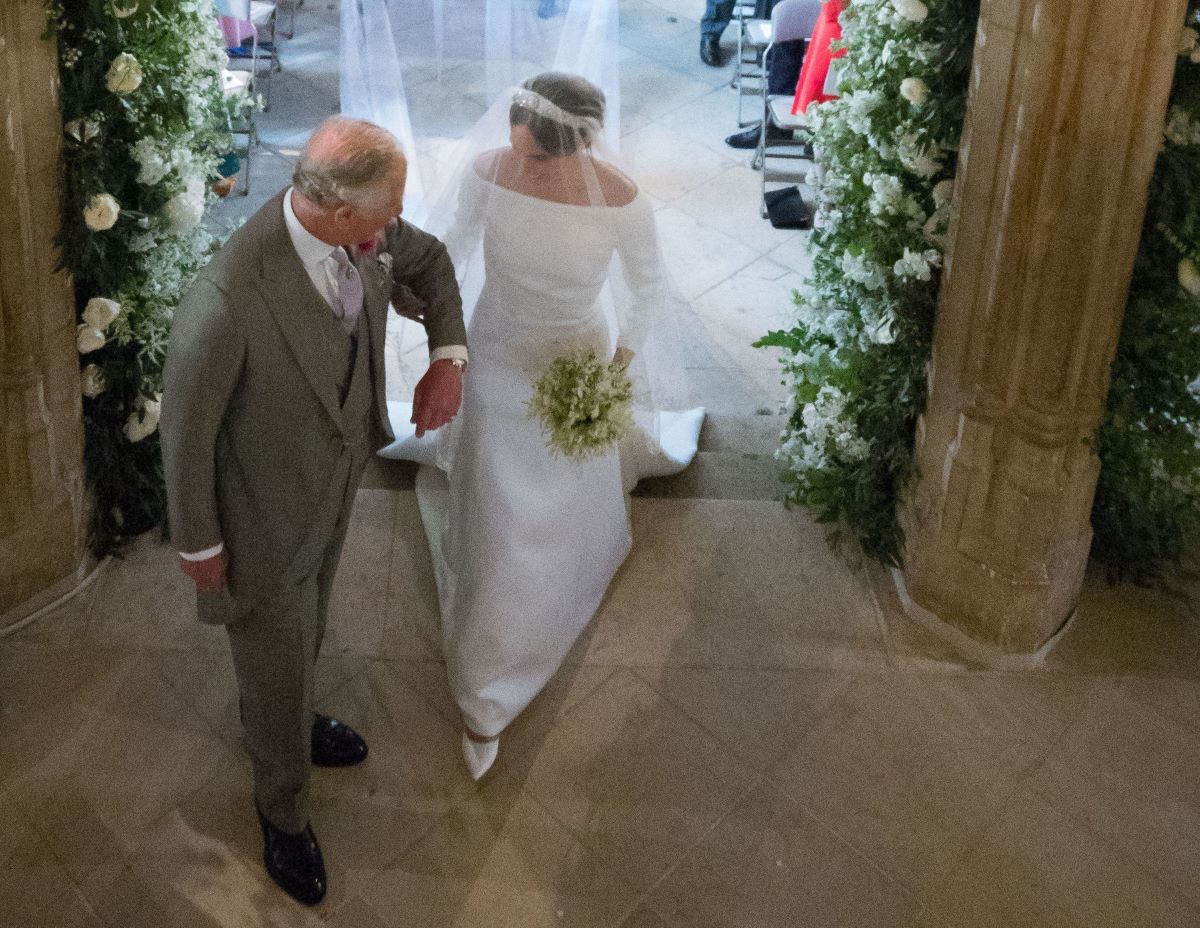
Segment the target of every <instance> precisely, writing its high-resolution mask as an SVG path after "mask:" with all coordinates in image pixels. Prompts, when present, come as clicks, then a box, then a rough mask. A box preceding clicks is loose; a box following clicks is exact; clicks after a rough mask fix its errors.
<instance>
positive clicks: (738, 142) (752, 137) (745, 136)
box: [725, 126, 794, 149]
mask: <svg viewBox="0 0 1200 928" xmlns="http://www.w3.org/2000/svg"><path fill="white" fill-rule="evenodd" d="M758 128H759V127H758V126H751V127H750V128H749V129H746V130H744V131H742V132H735V133H734V134H733V135H731V136H729V137H728V138H727V139H725V144H726V145H728V146H729V147H730V148H746V149H750V148H758ZM793 140H794V136H793V135H792V133H791V131H790V130H788V129H780V128H778V127H777V126H767V144H768V145H770V144H771V143H772V142H791V141H793Z"/></svg>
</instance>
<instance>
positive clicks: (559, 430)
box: [529, 351, 633, 460]
mask: <svg viewBox="0 0 1200 928" xmlns="http://www.w3.org/2000/svg"><path fill="white" fill-rule="evenodd" d="M529 415H530V418H534V419H537V420H538V421H540V422H541V425H542V429H543V431H544V432H545V434H546V446H547V447H548V448H549V449H550V450H551V451H552V452H553V453H555V454H561V455H564V456H566V457H568V458H573V459H575V460H587V459H589V458H593V457H597V456H599V455H603V454H606V453H608V452H609V451H612V450H613V449H614V448H615V447H616V445H617V444H618V443H619V442H620V441H621V440H622V439H623V438H624V437H625V436H626V435H628V434H629V431H630V429H632V428H633V384H632V383H631V382H630V380H629V375H628V374H627V373H626V369H625V364H624V363H623V362H621V361H619V360H614V361H602V360H600V359H599V358H598V357H597V356H596V354H595V352H592V351H577V352H574V353H572V354H567V355H564V356H562V357H560V358H556V359H555V360H554V361H552V362H551V363H550V364H549V365H548V366H547V368H546V370H545V371H544V372H543V373H542V375H541V376H540V377H539V378H538V379H537V381H536V382H535V383H534V387H533V396H532V397H531V399H530V400H529Z"/></svg>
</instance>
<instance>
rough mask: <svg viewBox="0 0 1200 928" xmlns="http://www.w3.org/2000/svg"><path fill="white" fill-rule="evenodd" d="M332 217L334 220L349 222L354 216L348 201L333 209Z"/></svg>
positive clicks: (352, 208)
mask: <svg viewBox="0 0 1200 928" xmlns="http://www.w3.org/2000/svg"><path fill="white" fill-rule="evenodd" d="M333 218H334V220H335V221H336V222H349V221H350V220H351V219H352V218H354V207H353V206H351V205H350V204H349V203H343V204H342V205H341V206H339V207H338V208H337V209H335V210H334V211H333Z"/></svg>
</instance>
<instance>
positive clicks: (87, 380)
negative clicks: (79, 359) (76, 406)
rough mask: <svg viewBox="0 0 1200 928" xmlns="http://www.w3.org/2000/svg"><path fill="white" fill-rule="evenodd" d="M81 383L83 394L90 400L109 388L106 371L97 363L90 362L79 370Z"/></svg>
mask: <svg viewBox="0 0 1200 928" xmlns="http://www.w3.org/2000/svg"><path fill="white" fill-rule="evenodd" d="M79 383H80V387H81V389H82V390H83V395H84V396H86V397H87V398H88V399H89V400H94V399H95V398H96V397H98V396H99V395H100V394H101V393H103V392H104V391H105V390H107V389H108V381H107V380H105V378H104V371H102V370H101V369H100V367H99V365H97V364H89V365H88V366H87V367H85V368H84V369H83V370H81V371H80V372H79Z"/></svg>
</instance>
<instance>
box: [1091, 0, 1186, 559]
mask: <svg viewBox="0 0 1200 928" xmlns="http://www.w3.org/2000/svg"><path fill="white" fill-rule="evenodd" d="M1198 8H1200V0H1192V2H1191V3H1189V8H1188V19H1187V22H1188V23H1191V24H1192V26H1189V27H1188V28H1186V29H1185V30H1184V31H1183V35H1182V38H1181V40H1180V46H1179V59H1178V62H1177V65H1176V70H1175V83H1174V87H1173V89H1172V91H1171V102H1170V107H1169V110H1168V114H1167V125H1166V132H1165V133H1164V139H1163V148H1162V152H1161V153H1160V154H1159V157H1158V162H1157V164H1156V166H1155V170H1154V176H1153V180H1152V181H1151V183H1150V197H1149V203H1148V208H1147V211H1146V219H1145V222H1144V224H1143V226H1142V237H1141V244H1140V247H1139V250H1138V254H1137V259H1136V261H1135V263H1134V269H1133V278H1132V283H1131V287H1130V293H1129V302H1128V305H1127V306H1126V309H1125V318H1124V321H1123V323H1122V327H1121V337H1120V341H1119V342H1118V345H1117V353H1116V358H1115V359H1114V361H1113V369H1112V387H1111V389H1110V391H1109V396H1108V406H1107V409H1106V412H1105V416H1104V420H1103V422H1102V424H1101V426H1100V429H1099V430H1098V432H1097V434H1096V450H1097V452H1098V454H1099V455H1100V461H1101V470H1100V482H1099V485H1098V486H1097V488H1096V499H1095V503H1094V505H1093V508H1092V527H1093V529H1094V530H1095V536H1094V540H1093V545H1092V554H1093V556H1094V557H1095V558H1096V559H1097V560H1098V561H1099V562H1101V563H1102V564H1104V565H1105V566H1106V567H1107V568H1108V570H1109V573H1110V576H1114V577H1127V578H1130V579H1134V580H1139V581H1146V580H1151V579H1153V578H1154V577H1156V576H1158V575H1159V574H1160V573H1162V571H1163V570H1164V569H1166V568H1168V567H1170V566H1171V565H1173V564H1175V563H1176V562H1178V561H1179V559H1180V558H1181V556H1183V555H1184V554H1185V553H1187V552H1188V549H1189V548H1190V547H1194V546H1195V545H1196V544H1197V542H1200V449H1198V448H1197V444H1196V443H1197V439H1198V438H1200V271H1198V270H1197V264H1200V34H1198V32H1197V30H1196V28H1195V23H1196V15H1197V9H1198Z"/></svg>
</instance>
